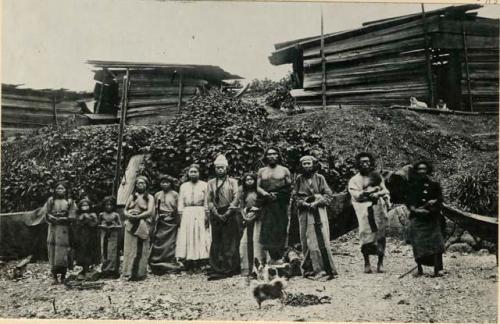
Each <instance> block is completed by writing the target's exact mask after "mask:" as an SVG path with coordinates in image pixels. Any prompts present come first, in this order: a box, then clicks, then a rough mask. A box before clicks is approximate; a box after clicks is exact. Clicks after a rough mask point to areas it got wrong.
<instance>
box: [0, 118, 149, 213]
mask: <svg viewBox="0 0 500 324" xmlns="http://www.w3.org/2000/svg"><path fill="white" fill-rule="evenodd" d="M117 134H118V127H117V125H107V126H92V127H88V126H83V127H79V128H73V129H71V128H68V127H50V128H48V129H46V130H45V133H44V134H42V135H38V136H36V137H33V138H27V139H24V140H17V141H14V142H11V143H3V144H2V165H1V168H2V187H1V193H2V198H1V199H2V200H1V202H2V204H1V211H2V212H12V211H22V210H31V209H34V208H37V207H39V206H41V205H42V204H43V203H44V202H45V201H46V199H47V198H48V197H49V196H50V195H51V194H52V192H51V191H52V190H53V186H54V184H55V182H57V181H67V182H68V184H69V185H70V188H71V189H70V190H71V192H70V194H71V196H72V197H77V196H78V193H79V192H80V191H81V190H83V191H85V192H86V193H87V194H88V195H89V196H90V198H91V199H93V200H94V201H97V200H100V199H102V197H103V196H105V195H109V194H111V190H112V184H113V178H114V171H115V167H116V151H117V143H116V140H117ZM151 134H152V132H151V129H149V128H147V127H135V126H129V127H126V129H125V133H124V141H123V157H124V160H123V161H128V159H129V158H130V156H131V155H132V154H135V153H137V152H139V150H140V148H141V147H144V146H146V145H147V143H148V142H147V141H148V140H149V138H150V136H151Z"/></svg>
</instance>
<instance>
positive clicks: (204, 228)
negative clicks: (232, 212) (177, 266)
mask: <svg viewBox="0 0 500 324" xmlns="http://www.w3.org/2000/svg"><path fill="white" fill-rule="evenodd" d="M199 177H200V167H199V166H198V165H197V164H193V165H191V166H190V167H189V169H188V179H189V180H188V181H187V182H185V183H183V184H182V185H181V187H180V190H179V201H178V213H179V216H180V219H181V225H180V228H179V232H178V235H177V243H176V248H175V256H176V258H178V259H180V261H182V263H183V264H184V266H185V268H186V269H187V270H195V269H198V268H200V267H201V266H203V265H205V264H206V263H207V262H208V258H209V255H210V244H211V234H210V223H209V219H208V216H209V214H208V204H207V194H208V188H207V183H206V182H204V181H201V180H199Z"/></svg>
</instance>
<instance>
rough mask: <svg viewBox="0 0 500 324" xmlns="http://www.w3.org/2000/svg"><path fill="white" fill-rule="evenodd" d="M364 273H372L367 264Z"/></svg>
mask: <svg viewBox="0 0 500 324" xmlns="http://www.w3.org/2000/svg"><path fill="white" fill-rule="evenodd" d="M364 272H365V273H372V272H373V271H372V267H371V266H370V265H369V264H367V265H365V271H364Z"/></svg>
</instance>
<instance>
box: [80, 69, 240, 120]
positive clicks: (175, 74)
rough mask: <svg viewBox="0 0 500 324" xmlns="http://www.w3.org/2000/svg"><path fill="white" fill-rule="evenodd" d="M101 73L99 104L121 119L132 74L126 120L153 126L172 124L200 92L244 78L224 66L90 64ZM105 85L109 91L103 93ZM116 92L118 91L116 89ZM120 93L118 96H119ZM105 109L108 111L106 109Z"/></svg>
mask: <svg viewBox="0 0 500 324" xmlns="http://www.w3.org/2000/svg"><path fill="white" fill-rule="evenodd" d="M89 63H90V64H93V65H94V66H95V67H98V68H102V70H97V71H96V73H95V77H94V79H95V80H96V81H98V83H97V85H96V91H95V92H94V95H95V98H96V100H97V102H98V103H97V105H99V101H100V100H101V105H100V109H97V111H96V112H97V113H102V112H103V110H104V111H105V112H106V113H109V111H110V110H112V108H110V107H114V112H113V113H115V114H116V116H117V117H121V111H120V109H121V105H122V101H123V98H124V95H125V94H124V93H123V89H124V80H126V78H125V76H126V74H127V70H128V73H129V78H128V82H129V84H128V92H127V94H126V97H127V112H126V121H127V123H128V124H150V123H160V122H163V121H168V120H169V119H171V118H173V117H174V116H175V115H176V114H177V113H179V111H180V109H181V107H182V105H184V104H185V103H186V102H187V101H188V100H189V99H190V98H192V97H193V96H194V95H195V94H196V93H198V92H202V91H204V90H205V89H207V88H210V87H213V86H220V85H222V84H223V80H227V79H241V77H239V76H237V75H232V74H229V73H228V72H226V71H224V70H222V69H221V68H220V67H216V66H207V65H175V64H161V63H136V62H110V61H89ZM101 84H104V85H105V88H104V89H106V91H102V93H100V91H99V90H100V87H101ZM113 89H115V90H113ZM115 93H116V94H115ZM102 108H105V109H102Z"/></svg>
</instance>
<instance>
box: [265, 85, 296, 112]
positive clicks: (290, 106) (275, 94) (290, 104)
mask: <svg viewBox="0 0 500 324" xmlns="http://www.w3.org/2000/svg"><path fill="white" fill-rule="evenodd" d="M266 104H267V105H269V106H271V107H273V108H276V109H280V110H281V111H283V112H286V113H287V114H288V115H295V114H299V113H302V112H304V110H303V109H300V108H298V107H296V105H295V101H294V99H293V97H292V95H291V94H290V89H289V88H287V87H285V86H280V87H278V88H277V89H275V90H273V91H271V92H270V93H269V94H268V95H267V97H266Z"/></svg>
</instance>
